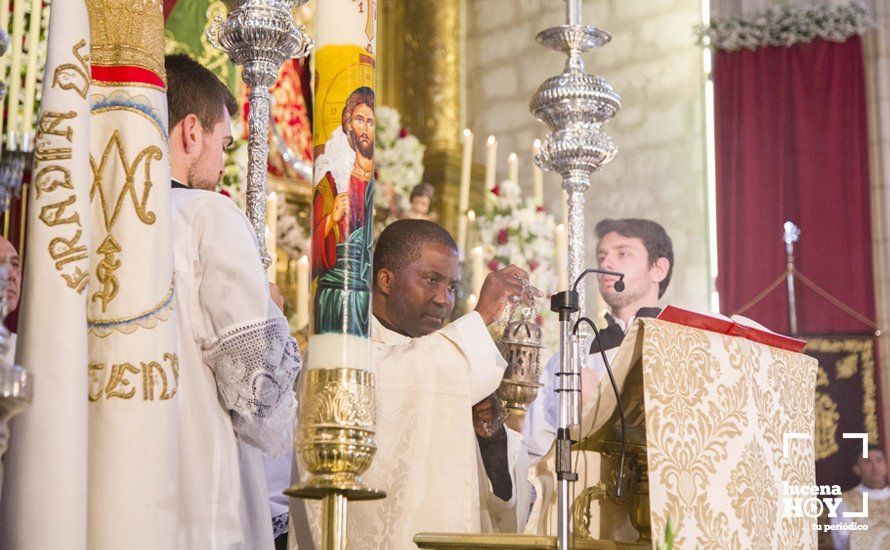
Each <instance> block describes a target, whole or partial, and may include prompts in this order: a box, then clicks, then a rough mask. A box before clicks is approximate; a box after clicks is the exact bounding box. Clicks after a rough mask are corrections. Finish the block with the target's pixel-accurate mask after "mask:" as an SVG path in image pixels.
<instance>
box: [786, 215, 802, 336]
mask: <svg viewBox="0 0 890 550" xmlns="http://www.w3.org/2000/svg"><path fill="white" fill-rule="evenodd" d="M782 227H783V229H784V230H785V231H784V234H783V235H782V240H783V241H785V286H786V287H787V288H788V323H789V325H790V326H791V336H797V299H796V298H795V296H794V243H796V242H797V241H799V240H800V228H799V227H797V226H796V225H794V222H792V221H787V222H785V224H784V225H783V226H782Z"/></svg>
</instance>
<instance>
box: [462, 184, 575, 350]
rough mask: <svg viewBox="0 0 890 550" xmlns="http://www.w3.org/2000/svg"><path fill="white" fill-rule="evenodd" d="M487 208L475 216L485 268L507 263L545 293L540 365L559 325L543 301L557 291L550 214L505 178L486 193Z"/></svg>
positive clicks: (541, 308) (556, 340) (540, 309)
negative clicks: (514, 266)
mask: <svg viewBox="0 0 890 550" xmlns="http://www.w3.org/2000/svg"><path fill="white" fill-rule="evenodd" d="M487 198H488V200H489V205H490V208H489V209H488V210H487V211H486V212H485V213H483V214H481V215H480V216H479V217H478V218H477V222H476V228H477V233H478V236H479V240H480V241H481V245H482V249H483V254H484V257H485V259H486V260H487V264H488V265H487V266H486V267H487V268H488V269H490V270H492V271H494V270H497V269H501V268H503V267H506V266H508V265H510V264H513V265H516V266H518V267H521V268H522V269H524V270H526V271H527V272H528V274H529V279H530V280H531V283H532V285H534V286H535V287H536V288H538V289H540V290H541V291H542V292H544V297H545V298H544V301H540V300H539V303H538V319H537V320H536V322H537V323H538V325H539V326H541V328H542V330H543V343H544V346H545V349H544V350H542V351H541V361H542V363H541V364H544V363H545V362H546V361H547V359H549V357H550V354H551V353H552V352H553V350H556V349H558V348H559V327H558V325H557V323H556V319H555V317H554V315H552V314H551V312H550V310H549V309H548V308H547V306H546V305H544V304H545V302H546V300H547V299H548V298H549V296H550V295H551V294H552V293H554V292H556V291H557V290H558V289H557V288H556V286H557V284H558V281H557V275H556V245H555V242H554V241H555V239H554V234H553V233H554V229H555V222H554V220H553V216H551V215H550V214H548V213H547V212H545V211H544V208H543V207H541V206H537V205H536V204H535V203H534V200H533V199H531V198H524V197H523V196H522V190H521V189H520V187H519V185H517V184H516V183H514V182H512V181H510V180H505V181H504V182H503V183H501V184H500V185H498V186H497V187H495V188H494V189H493V190H492V191H489V192H488V193H487Z"/></svg>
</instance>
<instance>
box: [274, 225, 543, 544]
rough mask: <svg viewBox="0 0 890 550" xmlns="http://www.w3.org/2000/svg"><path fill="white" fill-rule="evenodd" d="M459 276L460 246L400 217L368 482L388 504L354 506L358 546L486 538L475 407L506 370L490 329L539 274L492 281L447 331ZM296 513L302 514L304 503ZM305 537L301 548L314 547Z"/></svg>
mask: <svg viewBox="0 0 890 550" xmlns="http://www.w3.org/2000/svg"><path fill="white" fill-rule="evenodd" d="M460 278H461V273H460V264H459V262H458V254H457V247H456V246H455V244H454V240H453V239H452V238H451V235H449V234H448V232H447V231H445V230H444V229H443V228H442V227H440V226H439V225H437V224H435V223H433V222H430V221H425V220H400V221H397V222H394V223H392V224H391V225H389V226H388V227H387V228H386V229H384V230H383V232H382V233H381V235H380V237H379V239H378V241H377V246H376V248H375V250H374V299H373V313H374V316H373V319H372V325H371V339H372V341H373V361H374V363H373V364H374V370H375V371H376V385H377V436H376V441H377V454H376V456H375V457H374V461H373V463H372V465H371V467H370V469H369V470H368V472H367V474H366V475H365V476H364V479H365V480H366V481H367V482H368V483H369V484H370V485H371V486H372V487H375V488H379V489H382V490H384V491H386V493H387V496H386V498H385V499H383V500H378V501H371V502H350V503H349V514H348V520H347V529H348V540H349V546H350V548H351V549H354V550H360V549H368V550H371V549H373V550H387V549H391V550H402V549H406V548H414V547H415V545H414V543H413V541H412V539H413V538H414V535H415V534H417V533H418V532H422V531H450V532H479V530H480V521H479V514H480V510H479V481H478V475H477V473H478V470H477V468H478V466H477V458H476V456H477V455H476V452H477V451H476V441H475V433H474V430H473V420H472V414H471V409H472V406H473V404H474V403H477V402H479V401H481V400H482V399H484V398H485V397H486V396H488V395H489V394H491V393H492V392H493V391H494V390H495V389H496V388H497V387H498V385H499V384H500V381H501V378H502V377H503V373H504V369H505V367H506V362H505V361H504V360H503V358H502V357H501V355H500V353H499V352H498V350H497V347H496V345H495V343H494V341H493V340H492V339H491V336H489V334H488V330H487V326H488V325H489V324H491V323H493V322H494V321H496V320H497V319H498V318H499V317H500V316H501V314H502V313H503V311H504V309H505V307H506V305H507V303H508V301H510V300H511V299H512V297H514V296H519V295H520V294H521V292H522V288H523V280H527V279H528V275H527V274H526V273H525V272H524V271H523V270H521V269H519V268H518V267H515V266H509V267H506V268H504V269H502V270H500V271H497V272H493V273H490V274H489V275H488V277H487V278H486V280H485V284H484V285H483V287H482V291H481V292H480V295H479V301H478V303H477V306H476V309H475V310H474V311H472V312H470V313H467V314H466V315H464V316H462V317H460V318H459V319H457V320H455V321H453V322H451V323H449V324H448V325H447V326H444V327H443V325H444V324H445V321H446V320H447V319H448V318H449V316H450V315H451V312H452V310H453V308H454V301H455V297H456V295H457V293H458V289H459V288H460ZM310 351H311V350H310ZM301 504H302V502H300V503H297V505H301ZM310 507H312V508H314V510H316V511H313V510H310V514H309V516H310V523H315V525H316V526H317V520H316V521H312V518H313V517H316V518H317V508H315V505H314V504H310ZM292 512H293V513H292V516H294V517H299V516H300V515H301V512H300V511H298V510H295V509H294V506H293V505H292ZM297 535H298V537H299V533H297ZM295 538H297V537H292V539H291V548H295V547H299V548H300V549H303V550H305V549H308V548H311V547H312V546H311V542H309V541H304V540H303V539H302V538H300V540H299V543H298V542H297V541H296V540H295ZM316 540H317V533H316ZM297 544H299V546H297ZM316 547H317V546H316Z"/></svg>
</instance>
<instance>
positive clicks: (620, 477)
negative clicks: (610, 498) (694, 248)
mask: <svg viewBox="0 0 890 550" xmlns="http://www.w3.org/2000/svg"><path fill="white" fill-rule="evenodd" d="M589 273H599V274H601V275H612V276H615V277H618V280H617V281H615V284H614V285H612V288H614V289H615V292H624V273H619V272H617V271H608V270H606V269H594V268H590V269H585V270H584V271H583V272H582V273H581V275H579V276H578V278H577V279H575V284H574V286H573V287H572V290H573V291H574V290H576V289H577V288H578V283H580V282H581V279H582V278H584V276H585V275H587V274H589ZM582 322H584V323H587V324H588V325H589V326H590V328H592V329H593V332H594V334H595V335H596V343H597V344H598V345H599V351H600V356H601V357H602V359H603V365H604V366H605V367H606V373H608V375H609V382H610V383H611V385H612V391H613V392H614V393H615V405H616V407H617V408H618V416H619V419H620V421H621V458H620V460H619V465H618V474H617V476H616V477H617V479H616V480H615V485H616V487H615V496H616V497H617V498H620V497H621V493H622V486H623V481H624V462H625V459H626V456H627V426H626V422H625V418H624V406H623V405H622V404H621V392H620V391H619V390H618V384H617V383H616V381H615V376H614V375H613V374H612V366H611V365H610V364H609V358H608V357H606V352H605V350H604V349H603V343H602V341H601V340H600V333H599V330H598V329H597V328H596V325H595V324H594V323H593V321H591V320H590V319H589V318H588V317H583V316H582V317H580V318H579V319H578V320H577V321H575V326H574V328H573V330H572V333H573V334H575V335H576V334H577V333H578V326H579V325H580V324H581V323H582ZM588 435H590V434H588Z"/></svg>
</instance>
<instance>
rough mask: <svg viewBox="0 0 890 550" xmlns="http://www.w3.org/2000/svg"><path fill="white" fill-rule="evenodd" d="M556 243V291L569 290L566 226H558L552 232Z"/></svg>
mask: <svg viewBox="0 0 890 550" xmlns="http://www.w3.org/2000/svg"><path fill="white" fill-rule="evenodd" d="M553 233H554V240H555V241H556V273H557V280H558V282H559V284H558V286H557V290H560V291H562V290H567V289H568V288H569V238H568V237H569V235H568V232H567V231H566V226H565V225H563V224H559V225H557V226H556V229H554V231H553Z"/></svg>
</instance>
